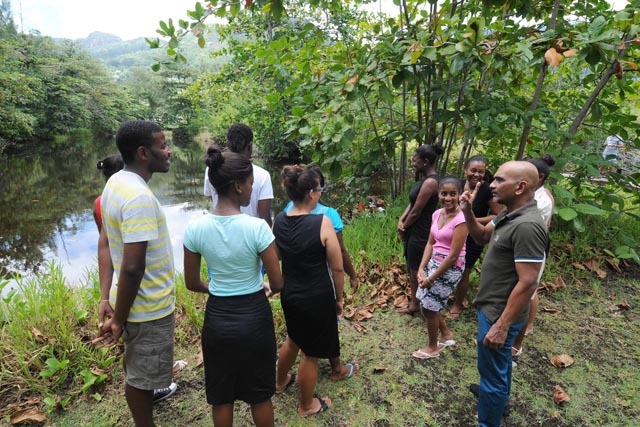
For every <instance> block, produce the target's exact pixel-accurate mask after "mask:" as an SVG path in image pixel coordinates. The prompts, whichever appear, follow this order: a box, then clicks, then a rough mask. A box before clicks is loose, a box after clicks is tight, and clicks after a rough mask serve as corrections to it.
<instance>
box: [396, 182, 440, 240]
mask: <svg viewBox="0 0 640 427" xmlns="http://www.w3.org/2000/svg"><path fill="white" fill-rule="evenodd" d="M429 178H433V179H435V180H436V181H437V182H439V181H440V178H438V175H435V174H433V175H429V176H428V177H426V178H425V179H424V180H422V181H418V182H416V185H414V186H413V188H412V189H411V191H410V192H409V202H410V203H411V207H410V208H409V211H411V209H413V205H415V203H416V200H418V194H420V188H421V187H422V184H423V183H424V182H425V181H426V180H427V179H429ZM437 207H438V192H437V191H436V192H435V193H434V194H433V195H431V198H430V199H429V200H428V201H427V203H426V204H425V205H424V207H423V208H422V212H420V217H419V218H418V219H417V220H416V221H415V222H414V223H413V224H411V226H410V227H409V229H408V230H406V232H405V233H406V234H407V237H408V235H409V234H410V235H411V237H412V238H413V239H420V240H425V241H426V240H428V239H429V231H430V230H431V216H432V215H433V213H434V212H435V211H436V208H437ZM407 215H408V214H407ZM405 218H406V217H405ZM405 218H403V219H402V220H403V221H404V219H405Z"/></svg>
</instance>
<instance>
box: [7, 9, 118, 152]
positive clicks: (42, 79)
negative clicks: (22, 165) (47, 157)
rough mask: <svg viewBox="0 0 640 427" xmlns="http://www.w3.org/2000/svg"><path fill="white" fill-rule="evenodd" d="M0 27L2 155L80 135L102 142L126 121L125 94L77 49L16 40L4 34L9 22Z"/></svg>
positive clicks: (24, 37) (15, 36) (37, 38)
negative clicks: (86, 133)
mask: <svg viewBox="0 0 640 427" xmlns="http://www.w3.org/2000/svg"><path fill="white" fill-rule="evenodd" d="M3 4H5V3H3ZM4 13H6V10H5V11H4V12H3V14H4ZM6 22H8V24H7V23H6ZM2 23H4V25H5V27H4V29H0V82H1V83H0V85H1V86H0V152H1V151H3V150H4V149H5V148H10V149H11V148H16V147H18V146H20V145H22V144H24V143H25V142H29V141H34V140H36V141H37V140H39V141H52V140H53V138H54V137H55V136H57V135H68V134H70V133H72V132H74V131H76V130H79V129H88V130H90V131H91V132H92V133H93V134H94V135H96V136H104V135H107V134H109V133H111V132H112V131H113V129H114V128H115V127H117V124H118V123H119V122H120V121H121V120H122V119H123V118H124V117H127V113H128V112H129V105H130V101H129V99H128V96H127V95H126V92H125V91H123V90H122V88H120V87H118V86H117V85H116V84H115V83H114V82H113V79H112V77H111V76H110V75H109V74H108V73H107V72H106V70H105V69H104V67H103V66H102V65H101V64H100V63H99V62H98V61H97V60H95V59H93V58H91V57H90V56H89V54H88V53H86V52H85V51H83V50H82V49H81V48H80V47H79V46H78V45H76V44H75V43H73V42H70V41H65V42H62V43H56V42H54V41H53V40H52V39H50V38H48V37H41V36H38V35H25V34H17V33H15V31H10V30H7V28H9V29H10V28H13V21H12V20H10V19H9V20H8V21H7V20H6V19H3V20H2V22H0V24H2ZM7 25H8V26H7Z"/></svg>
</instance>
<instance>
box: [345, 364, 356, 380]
mask: <svg viewBox="0 0 640 427" xmlns="http://www.w3.org/2000/svg"><path fill="white" fill-rule="evenodd" d="M344 366H348V367H349V375H347V378H351V377H352V376H353V369H354V368H355V363H345V364H344ZM358 368H359V366H358Z"/></svg>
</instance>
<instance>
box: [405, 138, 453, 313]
mask: <svg viewBox="0 0 640 427" xmlns="http://www.w3.org/2000/svg"><path fill="white" fill-rule="evenodd" d="M443 152H444V149H443V148H442V145H441V144H435V145H428V144H425V145H421V146H420V147H418V148H416V150H415V151H414V153H413V157H412V158H411V162H412V165H413V168H414V169H415V171H416V177H417V178H421V177H424V178H423V179H422V180H419V181H418V182H417V183H416V185H415V186H414V187H413V188H412V189H411V191H410V192H409V205H408V206H407V208H406V209H405V210H404V212H403V213H402V215H400V219H399V220H398V228H397V231H398V235H399V236H400V239H402V240H403V241H404V256H405V259H406V261H407V270H408V271H409V287H410V289H411V301H409V304H408V306H407V307H402V308H400V309H398V310H397V311H398V313H402V314H409V315H411V316H415V315H416V314H419V313H420V304H419V302H418V300H417V299H416V292H417V291H418V267H419V266H420V261H421V260H422V254H423V252H424V248H425V246H427V240H429V229H430V228H431V216H432V215H433V212H435V210H436V207H437V206H438V175H437V174H436V167H435V164H436V159H437V158H438V156H439V155H440V154H442V153H443Z"/></svg>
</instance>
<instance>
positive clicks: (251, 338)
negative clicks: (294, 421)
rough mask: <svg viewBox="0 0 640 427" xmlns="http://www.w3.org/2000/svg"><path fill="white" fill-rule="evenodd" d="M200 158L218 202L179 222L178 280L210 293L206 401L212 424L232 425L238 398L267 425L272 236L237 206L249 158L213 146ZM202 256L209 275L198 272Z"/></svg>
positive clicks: (245, 195)
mask: <svg viewBox="0 0 640 427" xmlns="http://www.w3.org/2000/svg"><path fill="white" fill-rule="evenodd" d="M206 164H207V166H208V167H209V169H208V170H209V172H208V177H209V180H210V181H211V183H212V184H213V187H214V188H215V190H216V192H217V194H218V203H217V204H216V207H215V208H214V209H213V211H212V213H211V214H208V215H206V216H203V217H202V218H199V219H197V220H195V221H193V222H191V223H190V224H189V225H188V226H187V229H186V230H185V233H184V280H185V284H186V286H187V288H188V289H189V290H190V291H193V292H203V293H209V299H208V300H207V307H206V311H205V317H204V324H203V326H202V353H203V356H204V372H205V386H206V395H207V402H208V403H209V404H210V405H211V407H212V415H213V424H214V425H215V426H231V425H233V405H234V402H235V401H236V400H243V401H245V402H247V403H248V404H249V405H251V415H252V417H253V421H254V423H255V425H256V426H260V427H262V426H264V427H272V426H273V425H274V416H273V406H272V404H271V397H272V396H273V394H274V393H275V382H276V381H275V374H276V372H275V363H276V358H275V354H276V349H277V346H276V337H275V329H274V326H273V315H272V312H271V306H270V305H269V302H268V301H267V295H266V294H267V293H268V292H279V291H280V290H281V289H282V283H283V281H282V273H281V272H280V266H279V262H278V254H277V250H276V245H275V242H274V240H275V238H274V236H273V233H272V232H271V230H270V229H269V226H268V225H267V223H266V222H265V221H263V220H262V219H260V218H254V217H251V216H249V215H246V214H243V213H241V212H240V207H241V206H247V205H248V204H249V201H250V200H251V191H252V184H253V167H252V165H251V161H250V160H249V159H247V158H246V157H243V156H241V155H240V154H237V153H232V152H222V151H220V149H219V148H218V147H217V146H212V147H209V148H208V149H207V159H206ZM202 257H204V259H205V261H206V263H207V265H208V266H209V270H210V272H211V277H210V280H209V283H206V282H203V281H202V280H201V278H200V263H201V260H202ZM261 261H262V263H263V264H264V266H265V269H266V271H267V275H268V276H269V285H270V288H271V289H270V290H269V289H266V288H265V287H264V286H266V285H264V282H263V279H262V275H261V273H260V268H261ZM265 291H266V292H265Z"/></svg>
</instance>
